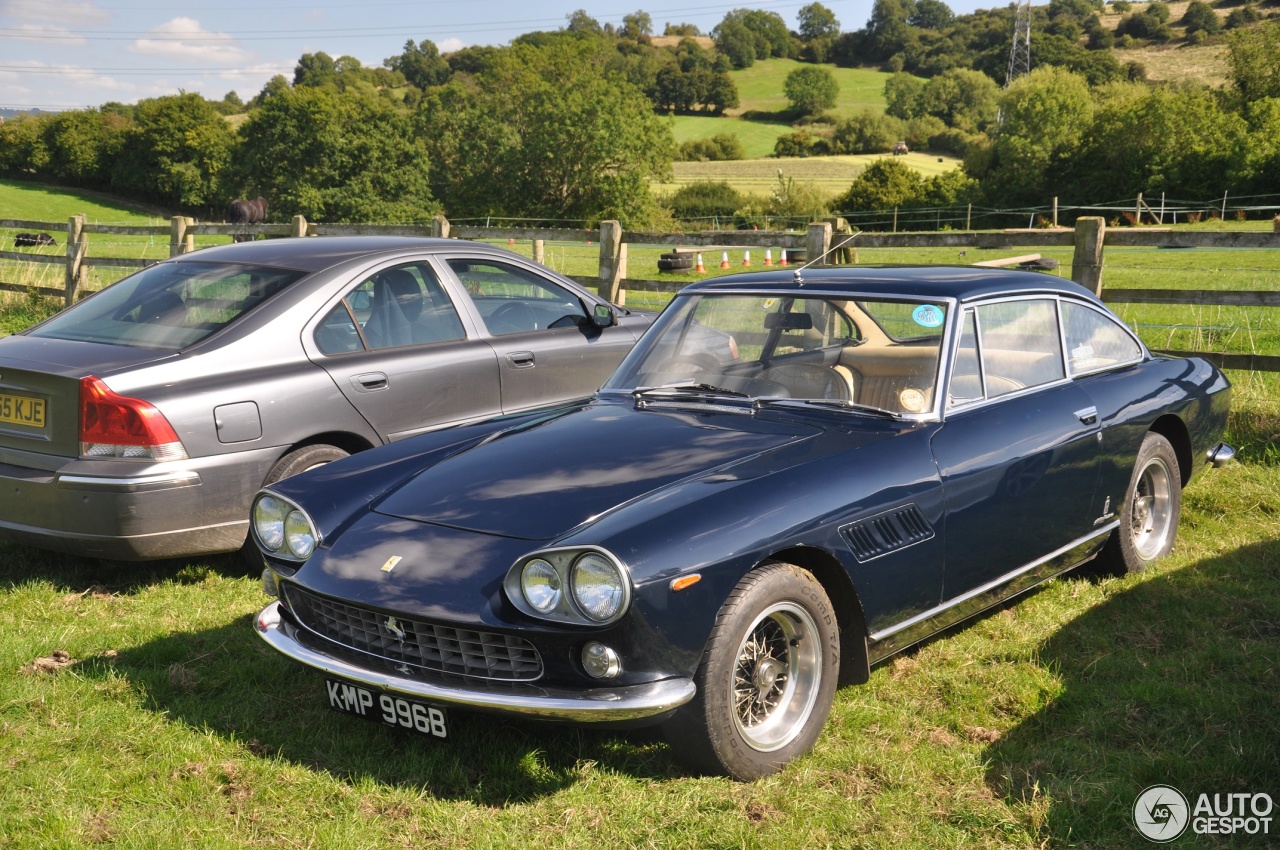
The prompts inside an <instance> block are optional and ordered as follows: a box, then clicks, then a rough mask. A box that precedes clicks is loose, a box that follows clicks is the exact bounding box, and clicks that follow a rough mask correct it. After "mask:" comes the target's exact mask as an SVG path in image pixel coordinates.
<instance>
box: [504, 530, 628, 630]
mask: <svg viewBox="0 0 1280 850" xmlns="http://www.w3.org/2000/svg"><path fill="white" fill-rule="evenodd" d="M506 588H507V595H508V597H509V598H510V599H511V600H512V602H514V603H515V605H516V607H517V608H519V609H521V610H522V611H524V612H525V613H527V614H531V615H533V616H535V617H542V618H545V619H548V620H558V621H561V622H569V623H586V624H590V625H604V624H607V623H612V622H613V621H615V620H617V619H618V618H619V617H621V616H622V615H623V614H624V613H625V612H626V610H627V605H628V604H629V603H630V602H631V579H630V576H629V575H628V574H627V571H626V568H625V567H623V566H622V564H621V563H620V562H619V561H618V560H617V559H616V558H614V557H613V556H612V555H610V554H609V553H607V552H604V551H601V550H598V549H578V548H572V549H554V550H549V551H545V552H539V553H537V554H535V555H532V556H530V557H527V558H523V559H521V560H520V562H519V563H517V564H516V565H515V567H514V568H513V569H512V570H511V572H510V573H508V574H507V581H506Z"/></svg>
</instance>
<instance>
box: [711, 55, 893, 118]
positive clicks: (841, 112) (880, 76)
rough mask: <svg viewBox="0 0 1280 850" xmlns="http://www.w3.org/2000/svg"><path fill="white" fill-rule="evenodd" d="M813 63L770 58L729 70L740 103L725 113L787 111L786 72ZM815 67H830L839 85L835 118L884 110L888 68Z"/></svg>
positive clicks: (826, 67) (829, 69) (831, 112)
mask: <svg viewBox="0 0 1280 850" xmlns="http://www.w3.org/2000/svg"><path fill="white" fill-rule="evenodd" d="M811 67H814V66H813V65H810V64H806V63H801V62H797V61H796V60H794V59H768V60H766V61H763V62H757V63H755V64H754V65H752V66H751V67H750V68H743V69H742V70H740V71H731V72H729V76H730V77H732V78H733V82H734V84H735V85H736V86H737V87H738V99H739V101H740V105H739V107H738V108H737V109H732V110H729V111H728V112H727V113H726V114H728V115H730V116H737V115H743V114H749V113H751V112H766V113H780V112H784V111H785V110H786V109H787V108H788V107H789V106H790V104H789V103H788V101H787V98H786V95H784V94H783V93H782V90H783V84H784V83H785V82H786V79H787V75H788V74H790V73H791V72H792V71H794V70H796V69H797V68H811ZM816 67H819V68H825V69H827V70H828V71H830V72H831V73H832V75H833V76H835V78H836V82H837V83H838V84H839V86H840V94H839V96H838V97H837V99H836V105H835V108H834V109H832V110H830V113H829V114H830V115H831V116H832V117H833V118H837V119H839V118H848V117H849V116H851V115H856V114H857V113H859V112H861V111H862V110H864V109H870V110H873V111H875V112H883V111H884V82H885V80H887V79H888V78H889V76H890V75H889V74H888V73H887V72H885V71H876V70H872V69H869V68H837V67H836V66H835V65H818V66H816Z"/></svg>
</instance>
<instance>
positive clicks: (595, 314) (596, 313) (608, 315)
mask: <svg viewBox="0 0 1280 850" xmlns="http://www.w3.org/2000/svg"><path fill="white" fill-rule="evenodd" d="M591 320H592V321H593V322H595V325H596V327H597V328H611V327H613V326H614V325H616V324H617V323H618V317H617V315H616V314H615V313H614V312H613V308H612V307H610V306H609V305H608V304H597V305H596V306H595V308H594V309H593V310H592V311H591Z"/></svg>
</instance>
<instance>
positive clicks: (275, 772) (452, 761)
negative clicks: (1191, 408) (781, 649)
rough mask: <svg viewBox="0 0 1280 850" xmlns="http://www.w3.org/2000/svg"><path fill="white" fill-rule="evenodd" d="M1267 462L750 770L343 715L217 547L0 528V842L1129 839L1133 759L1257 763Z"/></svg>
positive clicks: (1268, 667)
mask: <svg viewBox="0 0 1280 850" xmlns="http://www.w3.org/2000/svg"><path fill="white" fill-rule="evenodd" d="M1240 388H1241V391H1240V393H1239V399H1238V402H1239V403H1238V405H1237V413H1236V414H1235V416H1234V417H1233V428H1237V427H1239V426H1238V423H1239V422H1240V419H1241V416H1242V415H1247V414H1248V412H1250V411H1252V412H1253V413H1255V414H1257V415H1258V416H1260V417H1261V420H1260V421H1262V422H1265V423H1267V424H1266V427H1269V428H1273V429H1277V430H1280V428H1278V427H1277V414H1278V409H1277V404H1276V401H1275V399H1276V398H1277V395H1276V393H1275V390H1276V388H1277V387H1276V385H1275V382H1274V381H1271V382H1269V383H1268V384H1267V385H1266V386H1259V387H1255V388H1250V385H1249V383H1248V382H1247V381H1241V382H1240ZM1278 483H1280V475H1278V474H1277V467H1276V465H1275V464H1274V463H1272V464H1268V463H1266V462H1264V461H1257V460H1253V459H1248V458H1246V462H1244V463H1241V464H1238V465H1236V466H1235V467H1232V468H1227V469H1223V470H1216V471H1212V472H1207V473H1205V474H1204V475H1203V476H1202V477H1201V478H1200V479H1198V480H1197V481H1196V482H1193V484H1192V486H1191V487H1190V488H1189V489H1188V490H1187V492H1186V494H1185V500H1184V515H1183V522H1182V526H1181V530H1180V539H1179V545H1178V547H1177V549H1176V550H1175V552H1174V554H1173V555H1172V556H1171V557H1170V558H1169V559H1167V560H1166V561H1164V562H1162V563H1161V564H1160V565H1159V566H1158V567H1157V568H1155V569H1153V570H1152V571H1150V572H1149V573H1146V574H1143V575H1139V576H1131V577H1127V578H1123V579H1107V580H1102V581H1090V580H1087V579H1085V578H1081V577H1067V578H1063V579H1059V580H1056V581H1054V582H1051V583H1050V584H1049V585H1047V586H1046V587H1044V588H1043V589H1042V590H1040V591H1039V592H1036V593H1034V594H1032V595H1030V596H1029V597H1028V598H1026V599H1024V600H1023V601H1021V602H1020V603H1018V604H1017V605H1013V606H1006V607H1005V608H1003V609H1001V610H998V611H996V612H994V613H992V614H989V615H987V616H985V617H983V618H980V619H978V620H976V621H973V622H971V623H968V624H966V625H965V626H963V627H962V628H958V629H954V630H952V632H950V633H949V634H948V635H946V636H944V637H942V638H939V639H936V640H934V641H932V642H930V643H928V644H926V645H924V646H923V647H920V648H919V649H917V650H915V651H914V652H911V653H908V654H905V655H902V656H899V657H898V658H896V659H894V660H893V661H891V662H888V663H886V664H883V665H881V666H880V667H878V668H877V669H876V670H874V671H873V673H872V678H871V681H870V683H868V684H867V685H864V686H854V687H849V688H845V689H843V690H841V691H840V692H838V694H837V698H836V704H835V708H834V711H833V712H832V717H831V721H830V723H829V724H828V727H827V729H826V731H825V732H824V734H823V736H822V738H821V739H820V740H819V743H818V746H817V748H816V750H815V752H814V753H813V754H811V755H809V756H806V757H804V758H802V759H799V760H798V761H796V762H795V763H794V764H792V765H791V766H790V767H788V768H787V769H786V770H785V771H784V772H783V773H782V774H780V775H778V776H775V777H769V778H766V779H764V780H761V781H759V782H756V783H753V784H750V785H743V784H737V783H733V782H730V781H727V780H724V779H719V778H702V777H694V776H689V775H686V774H685V773H684V772H683V771H682V770H681V769H680V768H679V767H678V765H677V763H676V762H675V761H674V760H673V759H672V756H671V753H670V752H669V751H668V750H667V749H666V747H665V746H664V745H662V744H659V743H655V742H654V741H653V740H652V739H651V738H650V737H648V736H646V735H643V734H638V733H636V734H631V735H624V734H620V733H609V732H601V731H592V730H582V729H574V728H553V727H544V726H539V725H535V724H530V723H518V722H513V721H507V720H494V719H485V718H480V717H469V716H467V715H465V714H463V713H460V712H454V713H453V714H452V715H451V718H452V723H453V725H452V727H451V734H452V737H451V740H449V741H448V742H447V743H440V742H433V741H429V740H424V739H421V738H415V737H409V736H406V735H400V734H396V733H394V732H391V731H388V730H385V729H383V728H381V727H377V726H374V725H372V724H367V723H363V722H361V721H357V720H354V719H351V718H346V717H343V716H339V715H336V714H333V713H331V712H329V711H328V710H326V709H325V708H323V707H322V706H323V702H324V698H323V686H322V683H321V677H320V676H319V674H317V673H314V672H311V671H308V670H306V669H304V668H302V667H301V666H299V665H295V664H292V663H290V662H288V661H287V660H286V659H284V658H283V657H281V656H278V655H276V654H275V653H273V652H271V651H270V650H268V649H267V648H266V647H265V645H263V644H261V642H260V641H259V640H258V638H257V637H256V636H255V635H254V633H253V628H252V625H251V622H250V620H251V617H252V616H253V614H254V613H255V612H256V611H257V610H258V608H259V607H260V606H261V605H262V604H264V603H265V601H266V600H265V597H263V596H262V594H261V591H260V589H259V587H258V582H257V580H256V577H255V576H253V575H248V574H245V572H244V571H243V570H242V569H241V568H240V567H239V566H237V564H236V563H235V562H233V561H231V560H230V559H198V560H196V561H192V562H190V563H180V564H162V565H134V566H129V565H120V564H100V563H97V562H94V561H88V560H81V559H76V558H70V557H61V556H55V555H47V554H43V553H39V552H36V551H33V550H30V549H26V548H24V547H21V546H13V545H0V765H3V768H4V769H3V771H0V846H4V847H13V848H46V847H68V848H74V847H93V846H125V847H176V846H184V847H215V848H221V847H227V848H233V847H234V848H240V847H255V846H261V847H282V846H300V847H324V848H363V847H468V848H472V847H476V848H488V847H493V848H499V847H500V848H507V847H557V848H559V847H568V848H574V847H582V848H595V847H602V846H611V847H628V846H634V847H689V848H703V847H725V848H729V847H753V848H755V847H760V848H773V847H777V848H783V847H787V848H790V847H827V846H830V847H866V848H938V847H952V848H968V847H982V848H1036V847H1046V846H1048V847H1066V846H1082V847H1096V848H1124V847H1133V846H1137V842H1138V841H1140V839H1138V838H1137V837H1136V835H1135V832H1134V830H1133V828H1132V826H1131V825H1130V821H1129V807H1130V806H1131V805H1132V803H1133V800H1134V798H1135V797H1136V796H1137V794H1138V793H1139V792H1140V791H1141V790H1142V789H1143V788H1145V787H1147V786H1148V785H1151V784H1155V783H1168V784H1172V785H1174V786H1175V787H1178V788H1180V789H1181V790H1182V791H1183V792H1184V793H1187V794H1193V793H1199V792H1206V793H1214V792H1221V793H1226V792H1235V791H1245V792H1251V791H1260V790H1267V789H1270V790H1271V791H1274V789H1275V782H1276V779H1277V778H1278V773H1277V764H1280V731H1278V729H1277V726H1276V725H1275V722H1274V709H1275V702H1274V671H1275V670H1276V668H1277V664H1280V649H1278V647H1280V641H1277V635H1278V634H1280V633H1278V632H1277V626H1276V622H1277V621H1276V613H1277V611H1280V542H1277V541H1280V487H1277V484H1278ZM59 650H61V651H63V652H65V653H67V654H68V657H69V660H70V663H69V664H67V665H66V666H65V667H64V668H63V669H61V670H59V671H58V672H52V673H37V672H31V671H30V670H27V669H24V668H27V667H28V666H29V665H31V664H32V663H33V662H35V661H36V660H37V659H41V658H49V657H51V656H53V654H54V653H55V651H59ZM1264 845H1265V842H1262V843H1259V842H1258V840H1257V839H1256V838H1255V839H1251V840H1245V839H1237V840H1234V841H1233V840H1229V839H1219V840H1217V841H1214V842H1198V841H1196V840H1195V839H1188V838H1184V839H1183V840H1182V841H1181V842H1180V843H1179V846H1185V847H1198V846H1206V847H1242V848H1252V847H1260V846H1264Z"/></svg>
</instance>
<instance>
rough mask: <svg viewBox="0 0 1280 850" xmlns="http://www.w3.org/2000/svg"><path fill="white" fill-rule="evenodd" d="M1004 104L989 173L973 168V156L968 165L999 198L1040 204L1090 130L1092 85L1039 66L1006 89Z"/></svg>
mask: <svg viewBox="0 0 1280 850" xmlns="http://www.w3.org/2000/svg"><path fill="white" fill-rule="evenodd" d="M1000 105H1001V108H1002V111H1003V115H1004V121H1003V123H1002V124H1001V125H1000V134H999V135H998V136H997V137H996V139H995V142H994V148H993V150H992V155H993V157H992V161H991V163H990V166H989V167H988V169H987V173H981V171H980V170H979V171H975V169H974V168H970V160H971V159H972V155H971V157H970V158H968V159H966V161H965V169H966V170H967V171H969V173H970V174H971V175H973V176H974V177H976V178H978V179H979V180H981V181H982V183H983V189H984V191H985V192H987V193H988V194H989V195H990V196H991V197H992V199H993V200H995V201H998V202H1000V203H1006V204H1023V203H1036V202H1041V201H1043V200H1044V199H1045V194H1046V193H1047V192H1048V191H1049V189H1050V187H1054V188H1056V186H1057V185H1059V184H1058V181H1059V180H1061V171H1062V168H1063V164H1064V161H1065V160H1067V159H1068V158H1069V157H1071V156H1072V155H1073V154H1074V153H1075V151H1076V149H1077V148H1078V147H1079V146H1080V142H1081V140H1082V139H1084V138H1085V137H1086V136H1087V134H1088V133H1089V132H1090V127H1091V125H1092V123H1093V102H1092V100H1091V99H1090V97H1089V84H1088V83H1087V82H1086V81H1085V79H1084V78H1083V77H1081V76H1079V75H1077V74H1072V73H1071V72H1069V71H1065V70H1063V69H1061V68H1054V67H1040V68H1036V69H1034V70H1032V72H1031V73H1030V74H1028V75H1027V76H1025V77H1019V78H1018V79H1017V80H1015V81H1014V82H1013V84H1012V85H1010V86H1009V88H1007V89H1005V91H1004V94H1003V95H1002V96H1001V98H1000ZM974 165H975V167H976V166H977V162H976V160H975V161H974Z"/></svg>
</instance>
